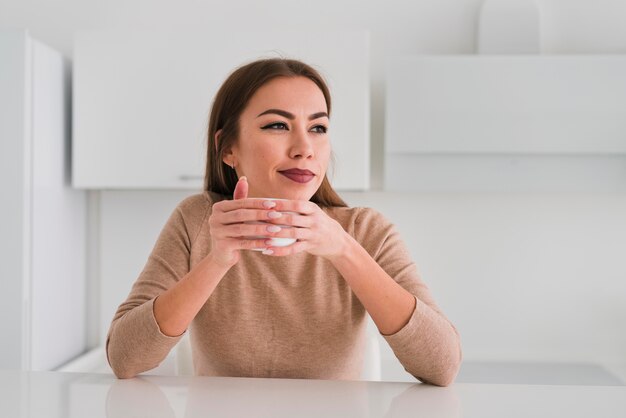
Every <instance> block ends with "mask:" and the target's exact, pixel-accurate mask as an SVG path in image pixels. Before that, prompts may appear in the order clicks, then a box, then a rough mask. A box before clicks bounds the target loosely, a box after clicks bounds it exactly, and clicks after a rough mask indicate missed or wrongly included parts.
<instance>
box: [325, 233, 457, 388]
mask: <svg viewBox="0 0 626 418" xmlns="http://www.w3.org/2000/svg"><path fill="white" fill-rule="evenodd" d="M343 240H344V249H343V250H342V251H341V252H340V254H339V255H337V256H333V257H330V258H329V260H330V261H331V262H332V263H333V265H334V266H335V268H336V269H337V270H338V271H339V273H341V275H342V276H343V278H344V279H345V280H346V282H347V283H348V285H349V286H350V288H351V289H352V291H353V292H354V293H355V295H356V296H357V297H358V298H359V300H360V301H361V303H362V304H363V306H364V307H365V309H366V310H367V312H368V313H369V314H370V316H371V317H372V320H373V321H374V323H375V324H376V326H377V327H378V330H379V331H380V333H381V334H382V335H383V336H384V337H385V339H386V340H387V342H388V343H389V344H390V346H391V348H392V349H393V351H394V353H395V354H396V356H397V357H398V359H399V360H400V361H401V363H402V364H403V366H404V368H405V370H407V371H408V372H409V373H411V374H412V375H414V376H415V377H416V378H417V379H419V380H421V381H423V382H426V383H431V384H435V385H438V386H448V385H450V384H451V383H452V382H453V381H454V379H455V377H456V375H457V374H458V371H459V368H460V365H461V358H462V354H461V349H460V341H459V335H458V332H457V331H456V329H455V328H454V327H453V326H452V324H451V323H450V322H449V321H448V320H447V319H445V318H444V317H443V315H441V314H440V313H439V312H437V311H436V310H434V309H433V308H432V307H431V306H429V305H428V304H426V303H425V302H423V301H421V300H420V299H418V298H417V296H414V295H413V294H411V293H409V292H408V291H407V290H406V289H404V288H403V287H402V286H400V284H398V283H397V282H396V281H395V280H394V279H393V278H391V276H390V275H389V274H387V273H386V272H385V270H384V269H383V268H382V267H381V266H380V265H379V264H378V263H377V262H376V261H375V260H374V259H373V258H372V257H371V256H370V255H369V253H368V252H367V251H366V250H365V249H364V248H363V247H362V246H361V245H360V244H359V243H358V242H357V241H356V240H355V239H354V238H353V237H352V236H350V235H349V234H347V233H346V234H345V235H344V236H343ZM431 303H432V302H431Z"/></svg>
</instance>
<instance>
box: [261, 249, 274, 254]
mask: <svg viewBox="0 0 626 418" xmlns="http://www.w3.org/2000/svg"><path fill="white" fill-rule="evenodd" d="M261 254H265V255H272V254H274V251H272V250H263V252H262V253H261Z"/></svg>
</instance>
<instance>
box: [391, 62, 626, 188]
mask: <svg viewBox="0 0 626 418" xmlns="http://www.w3.org/2000/svg"><path fill="white" fill-rule="evenodd" d="M624 74H626V55H615V56H601V55H599V56H547V55H517V56H515V55H499V56H484V55H473V56H472V55H463V56H445V55H443V56H404V57H396V58H394V59H392V60H390V62H389V63H388V67H387V74H386V79H387V87H386V95H387V97H386V118H385V152H386V159H385V187H386V188H387V189H389V190H439V191H478V190H488V191H494V190H496V191H497V190H531V191H548V190H550V191H575V190H586V191H591V190H594V191H595V190H599V191H615V190H619V191H624V190H626V181H624V174H625V172H624V166H625V163H626V161H625V160H624V156H625V155H626V77H624Z"/></svg>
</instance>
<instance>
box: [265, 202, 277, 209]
mask: <svg viewBox="0 0 626 418" xmlns="http://www.w3.org/2000/svg"><path fill="white" fill-rule="evenodd" d="M274 206H276V202H273V201H271V200H266V201H264V202H263V207H265V208H268V209H269V208H273V207H274Z"/></svg>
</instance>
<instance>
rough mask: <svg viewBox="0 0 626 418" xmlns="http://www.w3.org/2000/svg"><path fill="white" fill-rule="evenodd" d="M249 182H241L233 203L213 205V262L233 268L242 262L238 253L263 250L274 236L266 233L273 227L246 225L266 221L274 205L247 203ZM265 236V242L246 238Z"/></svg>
mask: <svg viewBox="0 0 626 418" xmlns="http://www.w3.org/2000/svg"><path fill="white" fill-rule="evenodd" d="M247 197H248V180H247V178H246V177H245V176H242V177H240V178H239V181H237V185H236V186H235V191H234V193H233V200H222V201H220V202H217V203H214V204H213V210H212V213H211V216H210V217H209V228H210V234H211V252H210V253H209V255H208V257H211V258H212V259H213V261H214V262H216V263H218V264H220V265H222V266H225V267H229V268H230V267H232V266H233V265H235V264H236V263H237V262H238V261H239V250H251V249H255V248H256V249H258V248H261V249H264V248H266V247H267V244H266V240H267V239H268V238H271V236H272V235H273V233H272V232H270V231H268V230H267V227H268V226H270V225H262V224H261V225H254V224H245V223H244V222H247V221H264V220H266V219H267V213H268V211H269V210H270V209H271V208H272V207H273V206H274V205H275V203H274V202H272V201H264V200H259V199H254V200H247V199H246V198H247ZM254 235H257V236H259V235H264V236H267V237H268V238H264V239H248V238H245V237H247V236H254Z"/></svg>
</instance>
